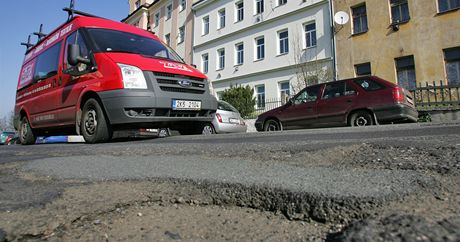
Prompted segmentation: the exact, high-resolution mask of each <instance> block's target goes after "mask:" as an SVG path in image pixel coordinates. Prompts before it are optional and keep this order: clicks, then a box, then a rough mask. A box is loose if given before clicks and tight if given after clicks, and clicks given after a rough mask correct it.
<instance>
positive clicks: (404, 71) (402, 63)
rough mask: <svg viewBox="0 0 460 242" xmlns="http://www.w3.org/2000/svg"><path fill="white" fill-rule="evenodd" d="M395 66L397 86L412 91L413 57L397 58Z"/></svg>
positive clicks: (413, 87)
mask: <svg viewBox="0 0 460 242" xmlns="http://www.w3.org/2000/svg"><path fill="white" fill-rule="evenodd" d="M395 64H396V73H397V76H398V84H399V85H400V86H402V87H404V88H405V89H406V90H414V89H415V88H416V81H415V80H416V76H415V64H414V56H412V55H411V56H405V57H401V58H397V59H395Z"/></svg>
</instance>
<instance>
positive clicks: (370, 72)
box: [354, 62, 372, 77]
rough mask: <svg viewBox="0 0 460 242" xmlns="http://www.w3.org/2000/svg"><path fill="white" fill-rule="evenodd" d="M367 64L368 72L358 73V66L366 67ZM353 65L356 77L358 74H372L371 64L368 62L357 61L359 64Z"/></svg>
mask: <svg viewBox="0 0 460 242" xmlns="http://www.w3.org/2000/svg"><path fill="white" fill-rule="evenodd" d="M367 66H369V72H368V73H367V72H366V73H362V74H360V73H358V70H359V69H360V68H363V67H367ZM354 67H355V76H356V77H358V76H370V75H372V65H371V63H370V62H364V63H359V64H356V65H354ZM366 69H367V68H366Z"/></svg>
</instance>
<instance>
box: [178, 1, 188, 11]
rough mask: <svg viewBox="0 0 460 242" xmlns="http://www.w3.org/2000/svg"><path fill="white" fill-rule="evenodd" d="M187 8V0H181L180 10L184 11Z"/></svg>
mask: <svg viewBox="0 0 460 242" xmlns="http://www.w3.org/2000/svg"><path fill="white" fill-rule="evenodd" d="M186 8H187V0H179V12H182V11H184V10H185V9H186Z"/></svg>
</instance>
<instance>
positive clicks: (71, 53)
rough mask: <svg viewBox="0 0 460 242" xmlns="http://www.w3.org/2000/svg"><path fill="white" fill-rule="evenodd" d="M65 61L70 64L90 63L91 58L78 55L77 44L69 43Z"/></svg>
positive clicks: (78, 47) (78, 48)
mask: <svg viewBox="0 0 460 242" xmlns="http://www.w3.org/2000/svg"><path fill="white" fill-rule="evenodd" d="M67 62H68V63H69V64H70V65H72V66H76V65H77V64H78V63H83V64H87V65H89V64H91V60H89V59H87V58H84V57H81V56H80V46H79V45H77V44H70V45H69V46H68V47H67Z"/></svg>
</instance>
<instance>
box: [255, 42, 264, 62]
mask: <svg viewBox="0 0 460 242" xmlns="http://www.w3.org/2000/svg"><path fill="white" fill-rule="evenodd" d="M263 58H265V39H264V37H259V38H257V39H256V60H262V59H263Z"/></svg>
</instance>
